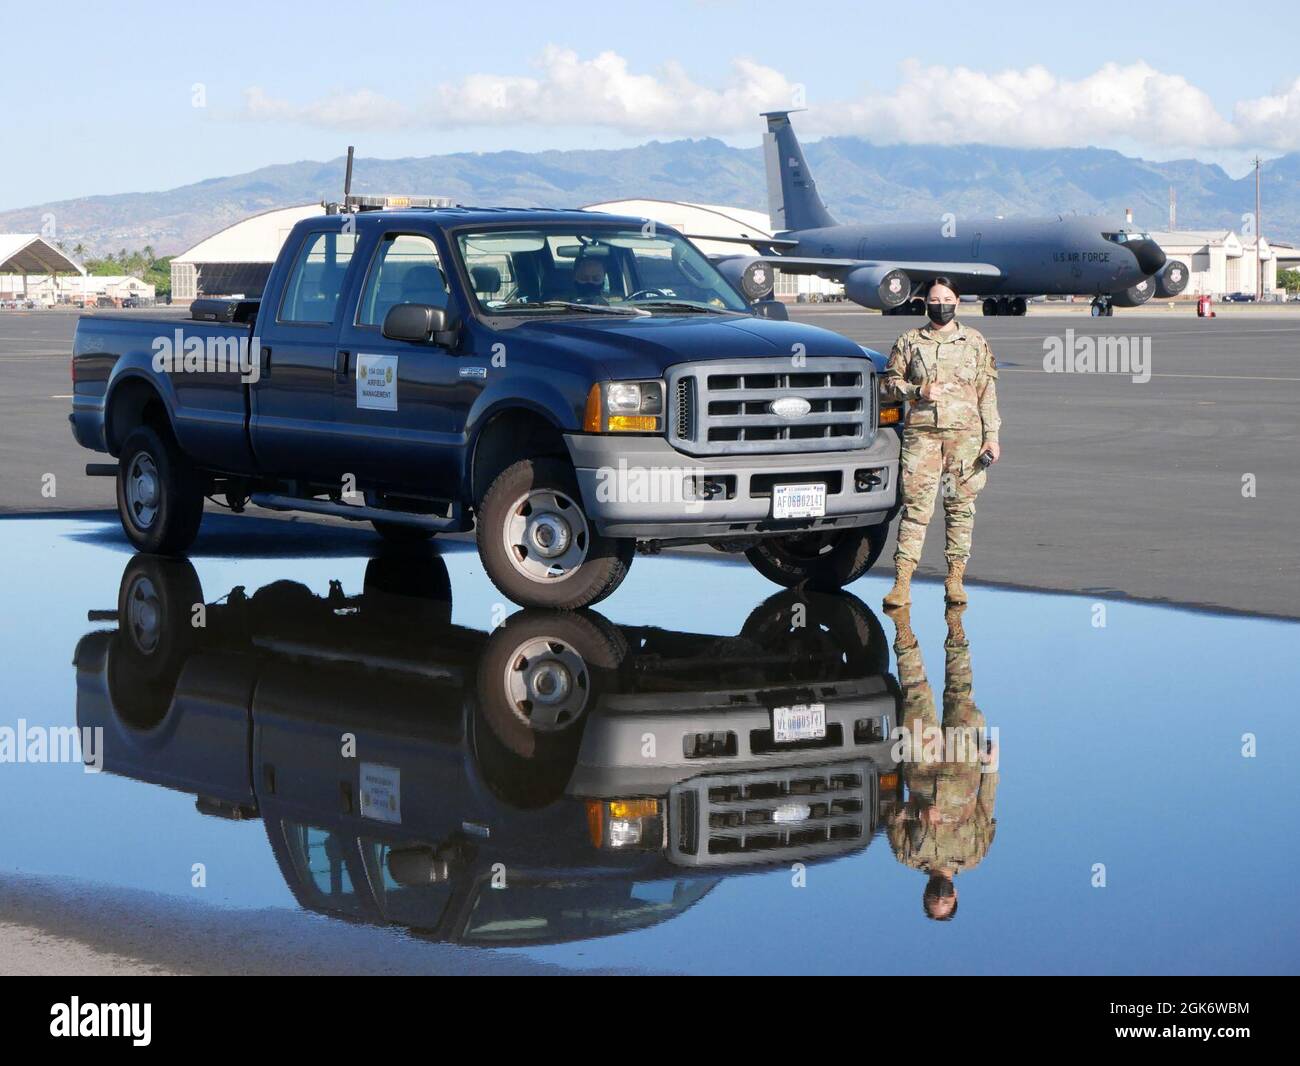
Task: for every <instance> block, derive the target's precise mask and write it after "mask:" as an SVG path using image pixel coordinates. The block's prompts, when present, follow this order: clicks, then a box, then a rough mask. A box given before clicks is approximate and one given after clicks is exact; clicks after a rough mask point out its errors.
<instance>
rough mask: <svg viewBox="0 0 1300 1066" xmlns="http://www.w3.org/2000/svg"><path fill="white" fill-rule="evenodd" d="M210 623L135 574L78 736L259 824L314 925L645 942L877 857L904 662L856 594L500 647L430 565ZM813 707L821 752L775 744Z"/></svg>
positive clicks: (373, 566)
mask: <svg viewBox="0 0 1300 1066" xmlns="http://www.w3.org/2000/svg"><path fill="white" fill-rule="evenodd" d="M202 603H204V595H203V590H202V587H201V585H200V582H199V578H198V575H197V573H196V572H195V570H194V569H193V567H192V566H190V564H189V563H187V562H185V561H183V560H169V559H161V558H157V557H152V556H146V555H137V556H135V557H133V558H132V559H131V560H130V561H129V562H128V563H127V566H126V569H125V571H124V573H123V575H122V581H121V587H120V591H119V598H118V605H117V609H116V611H106V612H92V618H93V619H95V620H99V621H106V622H107V621H115V622H116V628H102V629H99V630H97V631H95V632H91V633H88V634H87V635H86V636H84V637H83V638H82V639H81V641H80V642H79V643H78V646H77V650H76V654H75V658H74V661H75V665H76V669H77V719H78V723H79V724H81V725H84V726H90V727H94V726H101V727H103V729H104V734H103V735H104V749H103V750H104V760H105V769H106V770H108V771H109V772H110V773H116V774H119V775H123V776H126V777H130V778H133V779H136V780H139V781H143V782H148V783H151V784H155V785H159V786H162V787H165V788H170V789H177V790H180V791H182V792H187V793H190V794H193V795H195V796H196V797H197V804H196V805H197V809H198V811H199V812H200V813H201V814H204V815H208V816H215V817H221V818H226V819H232V820H247V821H252V820H260V821H261V822H262V824H263V826H264V829H265V832H266V837H267V840H268V841H269V843H270V847H271V850H272V852H273V854H274V856H275V858H276V861H277V863H278V865H279V868H280V872H281V874H282V876H283V877H284V879H285V881H286V883H287V884H288V885H289V887H290V889H291V890H292V892H293V894H294V896H295V898H296V899H297V900H298V902H299V903H300V904H301V905H302V906H303V907H305V908H309V909H311V910H314V911H319V912H322V913H325V914H329V915H332V916H334V917H338V918H342V919H344V920H351V921H362V922H369V923H374V924H393V925H398V926H402V927H404V928H406V929H408V930H410V931H411V932H412V933H414V934H415V935H417V936H419V937H423V938H427V939H433V940H446V941H453V942H458V943H463V944H469V945H475V946H484V947H491V946H507V945H525V944H542V943H557V942H561V941H572V940H583V939H588V938H591V937H599V936H607V935H614V934H619V933H622V932H626V931H629V930H633V929H641V928H647V927H649V926H652V925H656V924H658V923H660V922H663V921H666V920H669V919H671V918H672V917H674V916H676V915H677V914H680V913H682V912H683V911H685V910H686V909H688V908H689V907H691V906H693V905H694V904H695V903H696V902H698V901H699V900H700V899H701V898H703V897H704V896H705V895H707V894H708V893H709V892H710V891H711V890H712V889H713V887H714V886H715V885H717V884H718V883H719V882H720V880H721V879H722V878H723V877H724V876H728V875H730V874H732V873H733V872H750V871H755V870H760V869H763V868H768V869H771V868H773V867H784V868H785V869H789V866H790V864H792V863H794V862H802V863H805V864H812V863H815V862H818V861H831V860H834V859H836V858H838V857H841V856H845V855H850V854H853V853H855V852H859V851H861V850H862V849H863V848H865V847H867V845H868V844H869V842H870V840H871V837H872V835H873V834H874V832H875V831H876V829H877V827H878V826H879V824H880V823H881V821H882V820H883V819H884V818H885V817H886V816H887V813H888V811H889V810H890V809H891V808H890V804H891V803H893V802H895V801H896V789H895V788H891V787H886V786H884V785H882V783H881V779H882V778H893V779H895V780H896V777H897V774H896V773H895V772H894V767H893V765H892V764H891V763H889V758H890V749H891V742H890V739H889V733H890V730H891V728H892V722H893V720H894V716H895V713H896V705H895V702H894V693H893V690H892V683H891V682H890V681H889V680H888V679H887V676H886V671H887V669H888V662H889V657H888V651H889V649H888V645H887V641H886V638H885V634H884V631H883V630H882V628H881V627H880V624H879V622H878V621H877V620H876V618H875V616H874V615H873V614H872V613H871V611H870V610H869V609H868V608H867V607H866V606H865V605H864V604H862V602H861V601H860V600H858V599H856V598H855V597H853V596H849V595H844V594H838V595H818V594H815V593H802V592H793V591H791V592H783V593H780V594H778V595H777V596H774V597H772V598H771V599H769V600H766V601H764V602H763V603H761V604H759V605H758V606H757V607H755V608H754V609H753V611H752V612H751V613H750V615H749V617H748V618H747V619H746V620H745V621H744V624H743V625H742V626H741V627H740V630H739V632H738V633H735V634H727V635H711V634H700V633H681V632H674V631H669V630H663V629H659V628H654V627H644V626H619V625H614V624H612V623H611V622H609V621H608V620H607V619H605V618H603V617H602V616H600V615H599V614H597V613H595V612H593V611H579V612H556V611H544V610H526V611H520V612H518V613H517V614H515V615H512V616H511V617H510V618H508V619H507V620H506V621H505V623H504V624H503V625H501V626H499V627H498V628H496V629H495V630H494V631H492V632H491V633H486V632H482V631H480V630H476V629H473V628H469V627H465V626H460V625H455V624H453V623H452V621H451V619H452V609H451V585H450V579H449V576H448V574H447V571H446V567H445V566H444V564H443V562H442V560H441V559H440V558H439V557H438V555H437V553H436V551H434V550H432V549H430V548H428V547H427V546H421V547H420V548H418V549H416V550H413V551H412V550H406V551H391V552H389V553H387V554H385V555H383V556H381V557H379V558H376V559H373V560H371V561H370V562H369V564H368V565H367V568H366V573H365V582H364V587H363V590H362V592H361V593H360V594H347V593H345V591H344V589H343V587H342V585H341V584H340V583H338V582H331V583H330V586H329V590H328V592H327V593H326V594H325V595H319V594H317V593H315V592H313V591H312V590H311V589H310V588H308V587H307V586H305V585H303V584H300V583H298V582H296V581H276V582H273V583H271V584H269V585H265V586H263V587H262V588H259V589H257V590H255V591H252V592H248V591H246V590H245V589H243V588H236V589H234V590H232V591H231V592H229V593H228V594H227V595H225V596H224V597H222V600H220V601H217V602H212V603H207V604H206V607H205V608H204V611H203V612H202V613H203V614H204V615H205V617H204V618H203V622H204V624H203V625H202V626H201V627H195V626H194V625H192V624H191V623H192V620H193V619H194V618H195V617H196V613H195V605H197V604H202ZM484 609H485V611H486V607H485V608H484ZM800 706H802V707H819V708H821V710H822V711H823V712H824V723H823V726H822V728H821V729H820V730H817V729H812V728H809V725H810V722H812V721H813V720H814V719H815V716H804V718H802V719H801V718H800V716H799V715H798V714H796V715H793V716H792V718H791V719H790V721H792V722H794V725H790V722H786V725H785V728H786V729H787V730H789V729H794V730H795V732H796V734H797V735H794V736H791V735H787V733H782V734H781V735H778V734H777V732H776V719H775V708H787V709H788V708H791V707H795V708H797V707H800ZM801 722H802V724H800V723H801ZM800 730H802V731H800ZM648 737H649V738H653V743H652V744H650V745H649V746H647V738H648ZM349 738H350V739H349ZM886 784H887V781H886Z"/></svg>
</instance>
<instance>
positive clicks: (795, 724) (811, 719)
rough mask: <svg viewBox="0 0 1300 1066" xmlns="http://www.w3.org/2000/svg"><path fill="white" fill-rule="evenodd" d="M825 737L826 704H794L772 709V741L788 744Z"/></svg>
mask: <svg viewBox="0 0 1300 1066" xmlns="http://www.w3.org/2000/svg"><path fill="white" fill-rule="evenodd" d="M824 736H826V704H824V703H796V704H795V705H794V706H793V707H773V708H772V740H773V742H774V743H777V744H790V743H792V742H793V741H796V740H821V739H822V738H823V737H824Z"/></svg>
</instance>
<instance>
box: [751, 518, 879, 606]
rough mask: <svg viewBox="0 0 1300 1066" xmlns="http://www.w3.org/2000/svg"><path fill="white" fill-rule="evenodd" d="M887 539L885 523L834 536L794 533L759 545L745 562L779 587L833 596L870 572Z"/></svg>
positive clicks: (849, 530)
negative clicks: (803, 587) (833, 593)
mask: <svg viewBox="0 0 1300 1066" xmlns="http://www.w3.org/2000/svg"><path fill="white" fill-rule="evenodd" d="M888 537H889V524H888V523H886V522H881V523H879V524H877V525H874V526H859V527H857V528H854V529H845V530H840V531H839V532H834V533H818V532H813V533H794V534H791V535H790V536H786V537H770V538H766V539H764V540H762V541H760V542H759V543H758V544H756V545H755V546H754V547H752V548H750V549H749V551H747V552H745V558H746V559H748V560H749V561H750V562H751V563H752V564H753V566H754V569H755V570H757V571H758V572H759V573H760V574H762V575H763V576H764V577H765V578H767V579H768V580H769V581H774V582H776V584H778V585H784V586H785V587H786V588H795V587H797V586H799V585H804V586H806V587H807V588H810V589H815V590H817V591H819V592H833V591H835V590H836V589H841V588H843V587H844V586H845V585H850V584H852V583H853V582H854V581H856V580H857V579H858V578H860V577H861V576H862V575H863V574H865V573H866V572H867V571H868V570H870V569H871V568H872V566H874V565H875V563H876V560H877V559H879V558H880V553H881V552H883V551H884V550H885V541H886V540H887V539H888Z"/></svg>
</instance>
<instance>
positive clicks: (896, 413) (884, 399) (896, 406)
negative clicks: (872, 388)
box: [876, 377, 903, 426]
mask: <svg viewBox="0 0 1300 1066" xmlns="http://www.w3.org/2000/svg"><path fill="white" fill-rule="evenodd" d="M876 396H877V403H876V409H877V411H879V418H878V424H879V425H882V426H896V425H898V424H899V423H900V422H902V421H903V405H902V404H901V403H899V402H898V401H897V400H895V399H894V398H893V397H892V396H890V395H889V393H888V392H887V391H886V389H885V379H884V378H883V377H878V378H876Z"/></svg>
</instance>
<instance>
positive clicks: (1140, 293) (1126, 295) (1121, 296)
mask: <svg viewBox="0 0 1300 1066" xmlns="http://www.w3.org/2000/svg"><path fill="white" fill-rule="evenodd" d="M1155 291H1156V281H1155V278H1143V279H1142V280H1141V281H1139V282H1138V283H1137V284H1136V285H1130V286H1129V287H1128V288H1127V289H1121V290H1120V291H1119V292H1114V293H1111V296H1110V302H1111V303H1113V304H1114V305H1115V306H1116V307H1141V306H1142V305H1143V304H1144V303H1146V302H1147V301H1148V300H1149V299H1151V297H1152V296H1153V295H1155Z"/></svg>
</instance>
